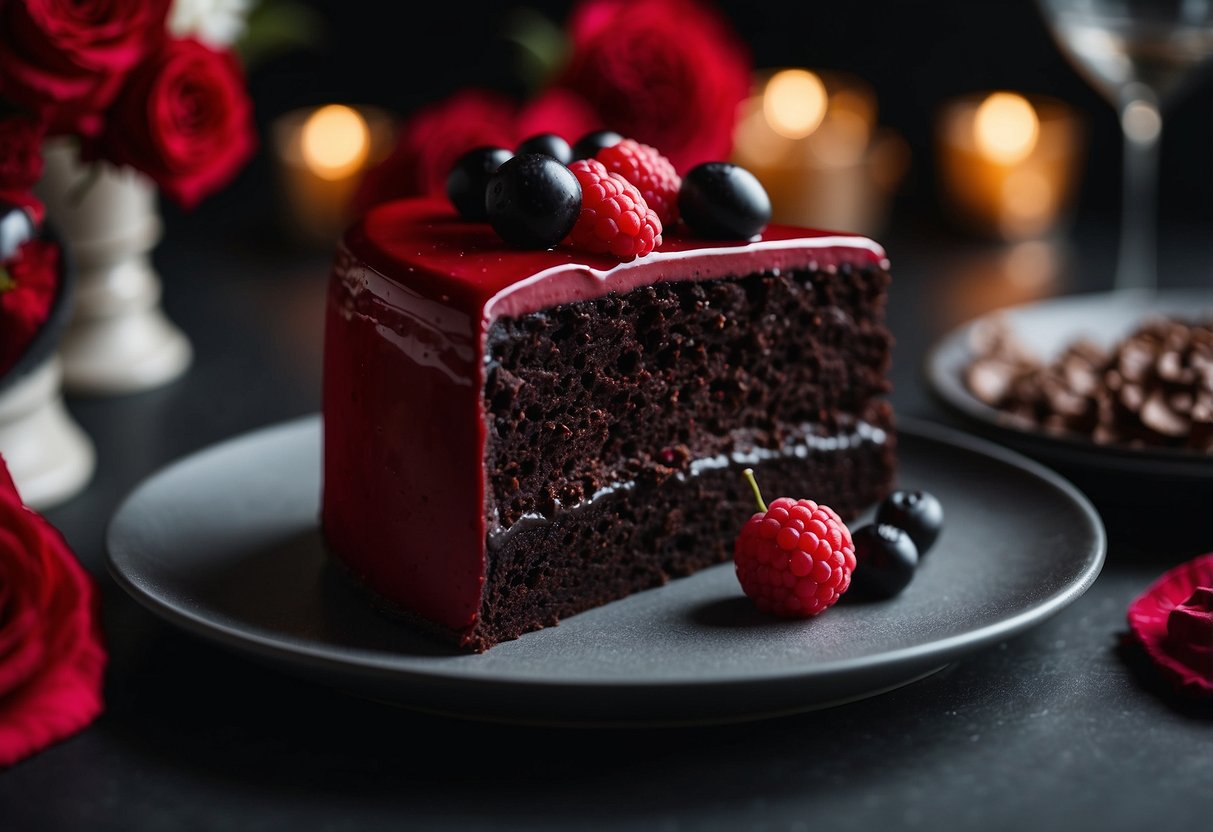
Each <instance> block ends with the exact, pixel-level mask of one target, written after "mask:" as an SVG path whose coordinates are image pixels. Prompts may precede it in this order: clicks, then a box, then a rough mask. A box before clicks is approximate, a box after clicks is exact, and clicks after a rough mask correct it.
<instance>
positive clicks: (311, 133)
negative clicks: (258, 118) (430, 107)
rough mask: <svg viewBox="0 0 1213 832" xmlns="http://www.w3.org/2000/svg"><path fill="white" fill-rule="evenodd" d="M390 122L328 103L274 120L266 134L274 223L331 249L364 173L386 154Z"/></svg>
mask: <svg viewBox="0 0 1213 832" xmlns="http://www.w3.org/2000/svg"><path fill="white" fill-rule="evenodd" d="M394 135H395V124H394V121H393V119H392V117H391V116H390V115H389V114H388V113H387V112H386V111H384V110H381V109H378V108H374V107H356V106H352V105H345V104H328V105H325V106H322V107H316V108H303V109H298V110H292V111H290V112H288V113H285V114H283V115H281V116H279V117H278V118H277V119H276V120H275V121H274V123H273V125H272V127H271V131H270V138H271V151H272V153H273V157H274V167H275V169H276V175H277V180H278V197H279V200H278V202H279V218H280V221H281V222H282V224H283V225H284V226H285V229H284V230H285V231H286V232H287V233H288V234H289V235H290V236H291V237H292V238H294V239H296V240H299V241H302V242H304V243H308V244H311V245H315V246H332V245H335V244H336V241H337V239H338V238H339V237H340V235H341V233H342V232H343V231H344V230H345V228H346V226H347V225H348V224H349V223H350V222H351V221H352V219H353V217H352V216H351V213H350V201H351V199H352V198H353V196H354V193H355V191H356V190H357V188H358V185H359V183H360V182H361V180H362V176H363V174H364V173H366V171H367V170H368V169H369V168H371V167H373V166H374V165H375V164H377V163H378V162H379V161H381V160H382V159H383V158H384V157H385V156H386V155H387V153H388V152H389V151H390V150H391V147H392V142H393V138H394Z"/></svg>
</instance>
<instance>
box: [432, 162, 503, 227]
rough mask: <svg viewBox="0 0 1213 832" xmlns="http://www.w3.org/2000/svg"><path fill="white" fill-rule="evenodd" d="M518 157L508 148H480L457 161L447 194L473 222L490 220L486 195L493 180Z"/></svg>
mask: <svg viewBox="0 0 1213 832" xmlns="http://www.w3.org/2000/svg"><path fill="white" fill-rule="evenodd" d="M513 155H514V154H513V153H511V152H510V151H508V150H506V149H505V148H504V147H488V146H485V147H476V148H473V149H471V150H469V151H468V152H467V153H464V154H463V155H462V156H460V157H459V158H458V159H457V160H455V165H454V167H452V168H451V172H450V173H449V174H447V177H446V195H447V198H448V199H449V200H450V201H451V204H452V205H454V206H455V210H456V211H458V212H459V216H461V217H463V218H464V219H465V220H468V221H469V222H484V221H485V220H487V219H488V218H489V215H488V211H486V210H485V207H484V192H485V189H486V188H487V187H488V184H489V177H491V176H492V175H493V174H494V173H496V172H497V168H499V167H501V166H502V165H503V164H504V163H505V162H506V161H508V160H509V158H510V157H511V156H513Z"/></svg>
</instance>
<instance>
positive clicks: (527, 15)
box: [501, 6, 570, 93]
mask: <svg viewBox="0 0 1213 832" xmlns="http://www.w3.org/2000/svg"><path fill="white" fill-rule="evenodd" d="M501 36H502V37H503V38H504V39H505V40H506V41H508V42H510V43H512V44H514V45H515V46H517V47H518V61H519V65H518V67H517V69H518V74H519V77H520V78H521V80H522V82H523V83H524V84H526V86H527V87H528V89H529V90H530V91H531V93H535V92H537V91H538V90H540V89H543V88H544V87H545V86H547V84H548V83H549V82H550V81H551V80H552V79H553V78H554V77H555V76H556V74H557V73H558V72H559V71H560V70H561V68H562V67H563V66H564V64H565V61H567V60H568V56H569V51H570V44H569V39H568V35H567V34H566V33H565V31H564V29H563V28H561V27H560V26H559V25H557V24H556V23H555V22H553V21H552V20H551V19H550V18H548V17H546V16H545V15H544V14H543V13H541V12H539V11H537V10H535V9H532V8H530V7H529V6H517V7H515V8H513V9H511V10H510V11H509V12H508V13H507V14H506V15H505V19H504V21H503V22H502V27H501Z"/></svg>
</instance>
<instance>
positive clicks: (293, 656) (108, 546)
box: [105, 413, 1107, 721]
mask: <svg viewBox="0 0 1213 832" xmlns="http://www.w3.org/2000/svg"><path fill="white" fill-rule="evenodd" d="M320 419H321V416H320V414H318V413H312V414H309V415H305V416H300V417H296V418H293V419H288V420H284V421H280V422H277V423H273V424H269V425H265V426H262V427H260V428H255V429H252V430H250V431H246V432H243V433H240V434H236V435H233V436H231V437H228V438H227V439H222V440H219V441H217V442H214V443H212V444H210V445H207V446H204V447H202V448H199V449H197V450H195V451H193V452H190V453H187V454H185V455H183V456H181V457H178V458H177V459H175V460H173V461H171V462H169V463H167V464H165V465H163V466H162V467H160V468H159V469H157V470H156V471H154V472H153V473H151V474H150V475H149V476H147V477H145V478H144V479H143V480H142V481H140V482H139V483H138V484H137V485H136V486H135V487H134V488H132V489H131V490H130V491H129V492H128V494H127V496H126V497H124V498H123V499H122V500H121V501H120V503H119V505H118V508H117V509H116V510H115V511H114V513H113V514H112V515H111V518H110V521H109V523H108V524H107V529H106V534H105V564H106V567H107V570H108V571H109V573H110V576H111V577H112V578H113V579H114V581H115V582H116V583H117V584H118V585H119V586H120V587H122V589H123V590H124V591H125V592H126V593H127V594H128V595H130V596H132V597H133V598H134V600H136V601H137V602H139V603H140V604H141V605H142V606H144V607H145V608H146V609H148V610H149V611H150V612H152V613H153V614H155V615H157V616H158V617H160V618H162V619H163V620H165V621H168V622H170V623H172V624H174V625H176V626H178V627H181V628H182V629H183V630H185V631H187V632H190V633H191V634H193V635H196V636H199V637H202V638H203V639H206V640H208V641H211V642H217V643H219V644H222V645H224V646H226V647H229V648H232V649H235V650H237V651H238V652H240V653H244V654H252V655H255V656H257V657H259V658H261V659H265V660H269V661H271V662H274V663H277V664H281V665H286V666H293V667H298V666H300V664H304V665H306V666H307V668H308V669H309V670H312V671H316V670H322V671H325V672H329V673H334V674H337V675H342V676H344V677H346V678H355V677H356V678H361V679H366V680H379V681H382V680H392V681H397V682H401V683H408V682H413V683H421V684H426V685H450V684H457V685H459V686H460V687H461V688H462V687H471V688H474V689H477V690H490V689H510V688H513V689H517V690H525V689H531V690H535V689H552V690H566V691H572V690H581V691H590V690H594V691H602V690H620V691H621V690H629V691H630V690H645V691H654V690H660V691H667V692H669V691H680V690H689V689H698V688H703V687H705V686H706V687H712V688H722V687H729V686H740V687H745V686H749V685H753V684H762V683H766V684H788V683H794V682H807V681H812V680H814V679H825V678H834V677H837V676H840V675H842V676H845V675H847V674H850V673H856V672H860V671H864V670H872V669H878V668H886V667H915V668H927V667H938V666H942V665H946V664H948V663H950V662H951V661H954V660H955V659H956V658H958V657H959V656H961V655H964V654H967V653H970V652H974V651H976V650H978V649H980V648H982V647H985V646H988V645H990V644H993V643H996V642H998V641H1001V640H1005V639H1007V638H1010V637H1012V636H1015V635H1018V634H1019V633H1021V632H1024V631H1026V630H1027V629H1030V628H1031V627H1033V626H1036V625H1038V624H1040V623H1043V622H1044V621H1045V620H1047V619H1048V618H1051V617H1052V616H1053V615H1055V614H1056V613H1058V612H1060V611H1061V610H1062V609H1064V608H1065V607H1067V606H1069V605H1070V604H1071V603H1073V602H1074V601H1075V600H1077V599H1078V598H1079V597H1081V596H1082V595H1083V594H1084V593H1085V592H1086V591H1087V590H1088V589H1089V588H1090V587H1091V585H1092V584H1093V583H1094V582H1095V580H1096V579H1097V578H1098V576H1099V574H1100V572H1101V571H1102V569H1103V566H1104V564H1105V562H1106V555H1107V534H1106V531H1105V528H1104V525H1103V522H1102V520H1101V518H1100V516H1099V513H1098V512H1097V511H1096V509H1095V508H1094V506H1093V505H1092V503H1091V501H1090V500H1089V499H1088V498H1087V497H1086V496H1085V495H1084V494H1083V493H1082V492H1081V491H1080V490H1079V489H1078V488H1077V487H1076V486H1074V485H1073V484H1072V483H1071V482H1070V481H1069V480H1067V479H1066V478H1065V477H1063V476H1061V475H1060V474H1058V473H1057V472H1056V471H1054V470H1052V469H1051V468H1049V467H1047V466H1046V465H1044V464H1042V463H1039V462H1037V461H1035V460H1033V459H1031V458H1029V457H1027V456H1025V455H1023V454H1021V453H1018V452H1017V451H1014V450H1012V449H1010V448H1006V447H1003V446H1001V445H998V444H996V443H994V442H991V441H989V440H986V439H982V438H980V437H975V436H972V435H970V434H966V433H963V432H961V431H959V430H957V429H955V428H952V427H949V426H947V425H942V424H939V423H933V422H930V421H927V420H923V419H919V418H915V417H899V418H898V420H897V430H898V433H899V434H901V433H906V434H915V435H917V436H920V437H922V438H925V439H927V440H928V441H934V442H939V443H943V444H947V445H953V446H957V447H960V448H961V449H963V450H966V451H969V452H973V453H977V454H979V455H985V456H990V457H992V458H994V459H996V460H997V461H999V462H1002V463H1004V464H1008V465H1010V466H1012V467H1016V468H1019V469H1021V470H1023V471H1025V472H1027V473H1029V474H1031V475H1033V476H1035V477H1036V478H1038V479H1040V480H1042V481H1044V482H1045V483H1046V484H1048V485H1049V486H1051V487H1052V488H1054V489H1055V490H1057V491H1060V492H1061V493H1063V494H1064V495H1065V496H1066V497H1067V498H1069V500H1070V501H1071V503H1072V504H1073V506H1074V507H1075V508H1077V509H1078V511H1079V513H1080V514H1081V515H1082V516H1083V517H1084V518H1085V520H1086V521H1087V525H1088V528H1089V531H1090V533H1091V535H1092V539H1091V544H1092V545H1091V550H1090V555H1089V556H1088V558H1087V562H1086V563H1085V564H1084V566H1083V568H1082V571H1081V572H1080V573H1079V574H1078V576H1077V577H1076V578H1075V579H1074V580H1073V581H1071V583H1069V584H1068V585H1067V586H1065V587H1063V588H1061V589H1060V590H1058V591H1056V592H1054V593H1052V594H1051V595H1049V596H1048V597H1046V598H1043V599H1041V600H1040V601H1039V602H1037V603H1035V604H1033V605H1032V606H1030V607H1028V608H1026V609H1024V610H1021V611H1019V612H1018V613H1016V614H1015V615H1012V616H1010V617H1007V618H1002V619H999V620H997V621H994V622H991V623H988V624H985V625H983V626H982V627H979V628H977V629H975V630H969V631H966V632H963V633H959V634H955V635H952V636H949V637H946V638H943V639H937V640H933V641H930V642H926V643H923V644H918V645H911V646H909V647H903V648H899V649H896V650H893V651H886V652H882V653H877V654H872V655H866V656H856V657H850V658H847V659H842V660H835V661H829V662H821V663H817V664H812V665H808V666H795V667H793V668H792V669H782V670H781V669H776V670H775V671H773V672H764V673H762V674H751V675H746V676H738V675H736V674H734V675H728V676H726V675H716V676H704V675H702V674H701V675H697V676H693V677H685V678H683V677H677V678H675V677H671V678H666V679H652V678H646V679H638V678H634V677H616V678H612V679H587V678H584V677H581V678H578V677H573V678H569V677H562V678H555V677H536V676H527V675H512V674H509V673H508V672H506V673H499V672H496V671H495V672H494V673H493V674H491V675H483V676H481V675H474V674H467V673H461V672H458V671H456V672H449V671H447V670H445V669H444V668H443V667H441V665H429V666H427V667H426V668H424V669H418V668H415V667H405V666H401V665H400V663H399V662H400V661H401V659H399V658H394V657H393V656H391V655H390V654H387V653H382V654H381V653H379V652H377V651H376V652H370V651H365V650H360V649H357V648H344V649H343V648H331V647H325V646H322V645H321V646H317V645H314V644H307V643H299V642H294V641H285V640H283V639H281V638H277V639H276V638H272V637H267V636H264V635H262V634H261V633H259V632H251V631H249V630H247V629H240V628H238V627H232V626H229V625H228V624H226V623H224V622H216V621H215V620H213V619H210V618H207V617H205V616H202V615H198V614H195V613H193V612H190V611H188V610H184V609H182V608H180V607H179V606H178V605H176V604H174V603H172V602H171V601H168V600H166V599H164V598H161V597H159V596H158V595H156V594H155V593H154V592H153V591H151V590H150V589H149V588H148V587H147V586H145V585H144V582H141V581H139V580H137V579H136V578H135V577H132V576H131V575H128V574H127V572H126V570H124V569H123V568H122V566H121V565H120V563H119V560H120V559H121V556H120V555H119V554H117V553H116V550H117V549H120V548H121V547H120V545H116V541H115V536H116V532H117V531H118V528H119V526H120V524H121V521H122V518H123V517H124V516H125V514H126V512H127V511H129V510H130V508H131V507H132V506H134V505H136V501H137V500H138V498H139V497H140V496H141V495H143V494H144V493H146V492H147V491H150V490H152V489H154V488H155V487H156V486H157V485H158V483H159V482H160V480H161V478H163V477H167V476H169V475H170V474H171V473H173V472H175V471H176V470H178V469H179V468H180V467H183V466H186V465H187V464H189V463H192V462H197V461H198V460H199V459H200V458H202V457H203V456H204V455H208V454H212V453H221V452H224V451H228V452H230V451H231V449H232V448H233V446H236V445H238V444H239V443H242V442H243V443H255V442H259V441H264V440H265V438H266V437H267V436H270V435H274V434H277V433H286V432H289V431H292V430H294V431H302V430H304V429H305V428H306V429H313V427H315V428H318V427H319V424H320ZM723 565H724V564H718V565H717V566H723ZM656 589H660V588H659V587H658V588H656ZM462 655H463V654H462V653H452V654H451V656H452V658H457V657H459V656H462ZM595 721H598V720H595ZM629 721H632V720H629Z"/></svg>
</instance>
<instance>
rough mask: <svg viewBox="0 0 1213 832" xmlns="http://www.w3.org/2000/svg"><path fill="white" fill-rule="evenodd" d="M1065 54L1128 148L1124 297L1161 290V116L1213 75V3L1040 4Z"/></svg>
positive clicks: (1121, 271) (1119, 273) (1065, 0)
mask: <svg viewBox="0 0 1213 832" xmlns="http://www.w3.org/2000/svg"><path fill="white" fill-rule="evenodd" d="M1037 6H1038V7H1039V9H1040V11H1041V13H1042V16H1043V17H1044V19H1045V22H1046V24H1047V25H1048V27H1049V30H1050V32H1051V33H1052V35H1053V38H1054V40H1055V41H1056V42H1057V44H1058V46H1059V47H1060V49H1061V51H1062V53H1063V54H1064V55H1065V56H1066V57H1067V59H1068V60H1069V61H1070V63H1071V64H1072V65H1073V66H1074V67H1075V68H1076V69H1077V70H1078V71H1079V72H1080V73H1081V74H1082V75H1083V76H1084V77H1085V78H1086V80H1087V81H1088V83H1090V84H1091V86H1092V87H1093V88H1094V89H1096V90H1097V91H1098V92H1099V93H1100V94H1101V95H1102V96H1103V97H1104V98H1105V99H1106V100H1107V101H1108V103H1110V104H1111V105H1112V106H1113V107H1115V108H1116V110H1117V113H1118V115H1119V120H1120V128H1121V133H1122V136H1123V141H1124V172H1123V180H1124V181H1123V202H1122V207H1121V227H1120V253H1119V257H1118V261H1117V270H1116V281H1115V285H1116V288H1118V289H1128V288H1141V289H1155V288H1157V284H1158V278H1157V265H1156V251H1155V225H1156V222H1157V218H1156V216H1155V212H1156V205H1157V198H1158V151H1159V144H1160V142H1161V139H1162V130H1163V111H1164V109H1165V108H1166V107H1167V106H1168V105H1170V104H1172V103H1173V102H1174V101H1176V100H1177V99H1179V98H1181V97H1182V96H1183V95H1185V94H1186V93H1187V92H1189V91H1190V90H1191V89H1192V88H1193V87H1195V86H1196V85H1197V84H1198V83H1199V82H1200V81H1201V80H1202V79H1203V77H1204V76H1205V75H1206V73H1207V71H1208V70H1209V69H1210V67H1213V60H1211V59H1213V0H1037Z"/></svg>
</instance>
